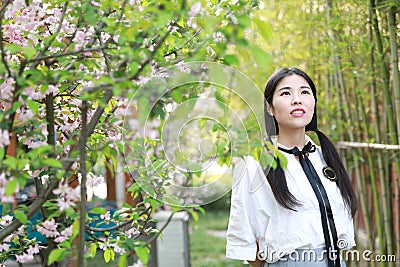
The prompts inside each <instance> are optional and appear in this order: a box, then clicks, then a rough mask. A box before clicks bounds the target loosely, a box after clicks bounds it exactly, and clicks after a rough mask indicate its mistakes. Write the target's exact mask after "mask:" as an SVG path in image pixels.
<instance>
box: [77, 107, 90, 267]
mask: <svg viewBox="0 0 400 267" xmlns="http://www.w3.org/2000/svg"><path fill="white" fill-rule="evenodd" d="M87 112H88V104H87V101H86V100H83V102H82V106H81V117H82V129H81V136H80V138H79V140H81V143H83V144H86V142H87V135H86V127H87ZM80 152H81V153H80V154H81V155H80V159H79V161H80V170H81V175H82V176H81V185H80V187H81V202H80V205H79V214H80V216H79V244H78V251H79V254H78V266H84V260H85V259H84V256H85V232H86V231H85V228H86V204H87V200H86V194H87V188H86V180H87V173H86V147H85V146H83V147H82V148H81V149H80Z"/></svg>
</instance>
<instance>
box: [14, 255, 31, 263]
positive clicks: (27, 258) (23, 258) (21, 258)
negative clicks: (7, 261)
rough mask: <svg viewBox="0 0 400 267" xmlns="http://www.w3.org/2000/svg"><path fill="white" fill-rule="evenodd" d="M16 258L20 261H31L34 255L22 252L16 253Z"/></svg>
mask: <svg viewBox="0 0 400 267" xmlns="http://www.w3.org/2000/svg"><path fill="white" fill-rule="evenodd" d="M15 258H16V260H17V261H18V262H19V263H25V262H30V261H32V260H33V255H30V254H27V253H22V255H15Z"/></svg>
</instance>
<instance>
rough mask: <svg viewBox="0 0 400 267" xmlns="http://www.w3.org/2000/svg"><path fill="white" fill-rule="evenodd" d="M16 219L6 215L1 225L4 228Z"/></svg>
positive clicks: (0, 222)
mask: <svg viewBox="0 0 400 267" xmlns="http://www.w3.org/2000/svg"><path fill="white" fill-rule="evenodd" d="M13 219H14V217H13V216H11V215H5V216H4V217H3V218H1V221H0V225H2V226H7V225H9V224H10V223H11V222H12V221H13Z"/></svg>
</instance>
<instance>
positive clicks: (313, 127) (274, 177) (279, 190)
mask: <svg viewBox="0 0 400 267" xmlns="http://www.w3.org/2000/svg"><path fill="white" fill-rule="evenodd" d="M294 74H296V75H299V76H301V77H303V78H304V79H305V80H306V81H307V83H308V84H309V85H310V88H311V90H312V92H313V96H314V99H315V103H317V92H316V88H315V84H314V82H313V80H312V79H311V78H310V77H309V76H308V75H307V74H306V73H305V72H304V71H302V70H300V69H298V68H281V69H278V70H277V71H275V72H274V73H273V74H272V75H271V77H270V78H269V79H268V81H267V84H266V85H265V90H264V98H265V103H264V105H265V106H264V117H265V126H266V129H267V133H268V134H269V133H271V132H273V131H274V130H275V131H276V134H279V127H278V122H277V121H276V119H275V117H272V115H270V114H269V113H268V112H267V106H268V105H272V97H273V95H274V92H275V90H276V87H277V85H278V83H279V82H280V81H281V80H282V79H283V78H285V77H287V76H290V75H294ZM271 117H272V118H271ZM306 131H314V132H315V133H316V134H317V136H318V140H319V143H320V146H321V149H322V155H323V157H324V159H325V162H326V163H327V164H328V166H330V167H331V168H333V169H334V170H335V171H336V176H337V181H336V183H337V186H338V187H339V190H340V193H341V195H342V198H343V200H344V203H345V205H346V207H347V208H349V210H350V211H351V214H352V216H354V214H355V213H356V211H357V197H356V194H355V193H354V190H353V187H352V183H351V180H350V178H349V176H348V174H347V172H346V169H345V167H344V165H343V162H342V161H341V160H340V157H339V154H338V152H337V151H336V148H335V146H334V145H333V143H332V142H331V140H330V139H329V138H328V137H327V136H326V135H325V134H324V133H322V132H321V131H320V130H318V123H317V110H316V105H315V107H314V115H313V117H312V119H311V121H310V123H309V124H307V125H306ZM278 161H279V160H278ZM266 176H267V180H268V183H269V184H270V186H271V189H272V193H273V194H274V197H275V199H276V201H277V202H278V203H279V204H280V205H282V206H283V207H285V208H287V209H290V210H295V208H296V206H298V205H300V202H299V201H298V200H297V199H296V198H295V197H294V196H293V195H292V193H290V191H289V188H288V186H287V182H286V177H285V172H284V170H283V169H282V167H281V166H280V164H279V162H278V164H277V167H276V169H273V168H271V169H270V170H269V172H268V173H266Z"/></svg>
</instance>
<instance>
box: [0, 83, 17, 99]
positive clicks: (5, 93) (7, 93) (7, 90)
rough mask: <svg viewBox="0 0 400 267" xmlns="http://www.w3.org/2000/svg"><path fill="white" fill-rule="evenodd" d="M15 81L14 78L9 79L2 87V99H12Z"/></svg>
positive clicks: (0, 97) (0, 95)
mask: <svg viewBox="0 0 400 267" xmlns="http://www.w3.org/2000/svg"><path fill="white" fill-rule="evenodd" d="M14 84H15V81H14V79H13V78H7V79H5V80H4V81H3V83H2V84H1V85H0V99H11V97H12V92H13V88H14Z"/></svg>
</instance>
